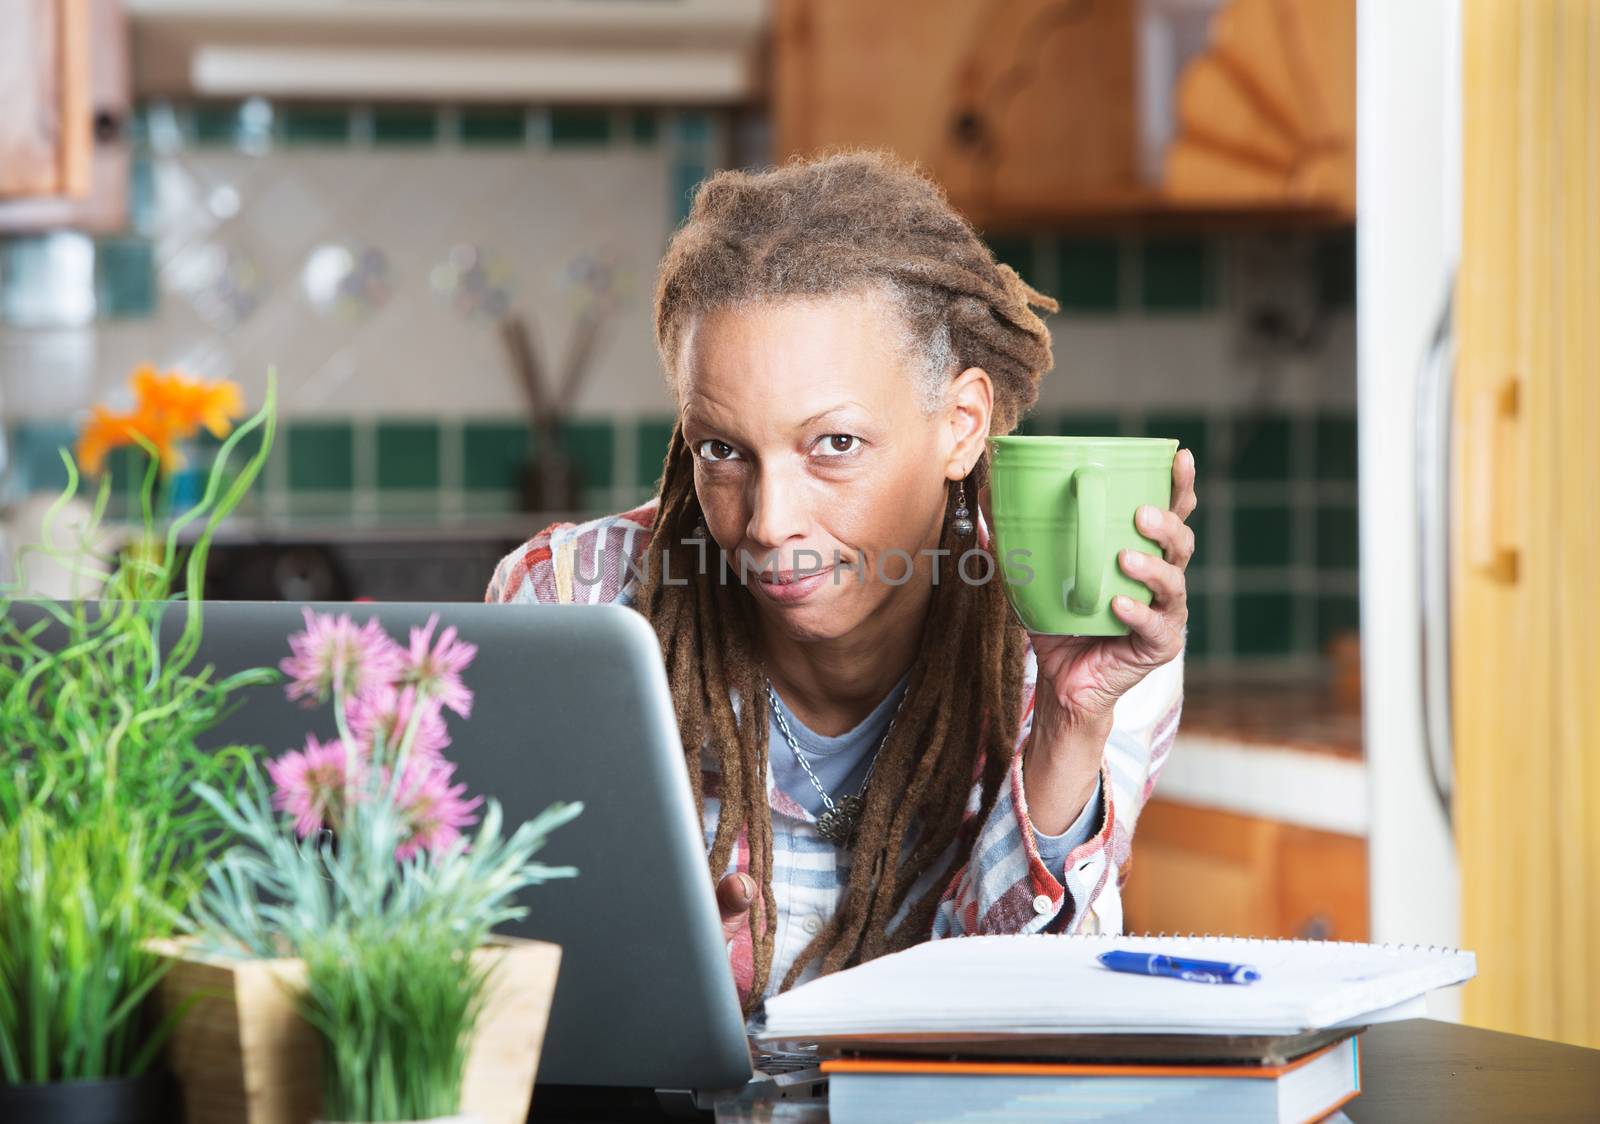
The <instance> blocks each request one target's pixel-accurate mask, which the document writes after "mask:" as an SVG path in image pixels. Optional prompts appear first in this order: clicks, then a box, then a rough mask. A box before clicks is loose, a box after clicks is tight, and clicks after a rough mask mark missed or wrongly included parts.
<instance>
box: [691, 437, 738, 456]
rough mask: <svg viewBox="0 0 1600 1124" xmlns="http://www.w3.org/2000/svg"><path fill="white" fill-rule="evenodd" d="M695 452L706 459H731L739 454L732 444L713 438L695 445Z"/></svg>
mask: <svg viewBox="0 0 1600 1124" xmlns="http://www.w3.org/2000/svg"><path fill="white" fill-rule="evenodd" d="M695 454H696V455H697V456H699V457H700V459H701V460H708V461H731V460H733V459H734V458H735V457H737V456H738V455H739V454H738V451H737V450H735V449H734V447H733V446H732V445H730V444H728V443H727V442H726V441H717V440H715V439H712V440H707V441H702V442H700V444H699V445H697V446H695Z"/></svg>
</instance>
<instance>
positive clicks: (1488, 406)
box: [1463, 375, 1522, 585]
mask: <svg viewBox="0 0 1600 1124" xmlns="http://www.w3.org/2000/svg"><path fill="white" fill-rule="evenodd" d="M1521 386H1522V383H1521V379H1519V378H1518V377H1517V376H1516V375H1508V376H1507V377H1506V378H1504V379H1502V380H1501V381H1500V383H1499V385H1497V386H1494V387H1488V388H1484V389H1482V390H1478V391H1476V392H1475V393H1474V394H1473V395H1472V396H1471V398H1469V399H1468V400H1467V411H1468V416H1467V433H1468V435H1469V440H1470V441H1471V445H1470V448H1471V450H1472V452H1471V456H1472V461H1471V464H1472V472H1471V476H1470V479H1469V480H1468V488H1467V494H1466V496H1465V497H1463V498H1464V500H1465V502H1464V504H1463V507H1464V508H1465V514H1466V524H1467V525H1466V548H1467V564H1468V565H1469V566H1471V567H1472V568H1473V569H1474V570H1476V571H1477V572H1478V573H1480V574H1482V575H1483V576H1484V577H1487V578H1489V579H1490V580H1491V581H1497V582H1502V583H1504V584H1506V585H1515V584H1516V582H1517V573H1518V563H1519V561H1520V558H1519V553H1520V552H1519V551H1518V549H1517V544H1516V536H1515V530H1514V528H1513V527H1512V525H1511V520H1512V519H1514V518H1515V513H1514V511H1512V510H1511V502H1510V501H1511V500H1512V498H1513V497H1514V496H1515V495H1516V486H1517V475H1516V468H1517V462H1516V461H1515V460H1514V459H1512V458H1514V457H1515V455H1516V452H1517V448H1518V446H1517V442H1516V438H1517V425H1518V422H1519V420H1520V418H1521V413H1522V403H1521V399H1522V390H1521Z"/></svg>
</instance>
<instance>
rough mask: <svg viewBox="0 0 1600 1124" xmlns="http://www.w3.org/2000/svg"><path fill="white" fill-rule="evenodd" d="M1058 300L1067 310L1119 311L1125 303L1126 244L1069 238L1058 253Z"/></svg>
mask: <svg viewBox="0 0 1600 1124" xmlns="http://www.w3.org/2000/svg"><path fill="white" fill-rule="evenodd" d="M1056 263H1057V264H1056V268H1057V270H1058V273H1057V276H1056V293H1055V296H1056V299H1057V300H1058V301H1060V302H1061V308H1062V311H1064V312H1115V311H1116V309H1117V307H1118V306H1119V305H1120V304H1121V303H1122V246H1121V244H1120V243H1118V242H1115V241H1112V240H1110V239H1095V240H1093V241H1088V240H1078V239H1068V240H1064V241H1062V242H1061V244H1060V246H1059V247H1058V248H1057V253H1056Z"/></svg>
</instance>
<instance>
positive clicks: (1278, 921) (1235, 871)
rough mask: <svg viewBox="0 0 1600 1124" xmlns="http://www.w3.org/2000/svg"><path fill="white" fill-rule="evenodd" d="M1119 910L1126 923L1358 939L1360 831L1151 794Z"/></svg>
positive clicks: (1362, 872) (1363, 929)
mask: <svg viewBox="0 0 1600 1124" xmlns="http://www.w3.org/2000/svg"><path fill="white" fill-rule="evenodd" d="M1123 916H1124V919H1125V923H1126V927H1127V929H1128V930H1129V931H1130V932H1146V931H1148V932H1168V933H1191V932H1192V933H1219V934H1224V935H1230V936H1256V937H1293V938H1296V939H1311V940H1357V941H1359V940H1365V939H1366V938H1367V934H1368V915H1367V848H1366V841H1365V840H1363V839H1359V838H1355V837H1353V836H1346V835H1336V834H1333V833H1332V832H1326V831H1314V830H1311V829H1309V828H1303V827H1296V826H1293V825H1290V824H1283V823H1279V822H1277V821H1275V820H1264V819H1258V818H1256V817H1254V816H1241V815H1237V814H1235V813H1232V812H1220V811H1215V810H1213V809H1210V808H1196V807H1192V806H1190V805H1186V804H1178V803H1175V802H1172V801H1167V800H1152V801H1151V802H1150V803H1149V804H1148V805H1147V806H1146V807H1145V809H1144V811H1143V813H1142V814H1141V815H1140V816H1139V827H1138V830H1137V831H1136V832H1135V833H1134V839H1133V865H1132V867H1131V868H1130V871H1129V874H1128V881H1127V884H1126V885H1125V886H1124V887H1123Z"/></svg>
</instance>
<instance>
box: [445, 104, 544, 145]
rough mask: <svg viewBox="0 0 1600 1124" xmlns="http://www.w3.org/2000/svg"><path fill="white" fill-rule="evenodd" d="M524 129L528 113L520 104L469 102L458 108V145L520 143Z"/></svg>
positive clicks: (526, 125)
mask: <svg viewBox="0 0 1600 1124" xmlns="http://www.w3.org/2000/svg"><path fill="white" fill-rule="evenodd" d="M527 129H528V114H527V111H526V110H524V109H523V107H522V106H520V105H469V106H464V107H463V108H462V110H461V143H462V144H482V145H492V144H497V145H516V144H522V143H523V141H524V140H525V139H526V138H527Z"/></svg>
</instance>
